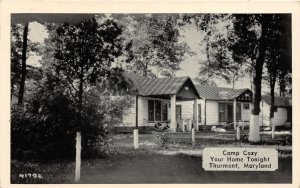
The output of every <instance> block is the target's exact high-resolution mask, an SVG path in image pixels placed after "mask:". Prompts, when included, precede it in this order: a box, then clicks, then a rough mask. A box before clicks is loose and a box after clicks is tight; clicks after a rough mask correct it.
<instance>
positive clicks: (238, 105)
mask: <svg viewBox="0 0 300 188" xmlns="http://www.w3.org/2000/svg"><path fill="white" fill-rule="evenodd" d="M236 120H237V121H240V120H242V109H241V103H236Z"/></svg>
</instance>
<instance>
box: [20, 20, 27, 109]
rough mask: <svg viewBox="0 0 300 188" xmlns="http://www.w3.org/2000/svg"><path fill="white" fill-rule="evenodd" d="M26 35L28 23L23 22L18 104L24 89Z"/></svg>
mask: <svg viewBox="0 0 300 188" xmlns="http://www.w3.org/2000/svg"><path fill="white" fill-rule="evenodd" d="M27 36H28V23H27V24H25V27H24V32H23V45H22V68H21V80H20V89H19V98H18V105H22V104H23V98H24V91H25V79H26V59H27V55H26V54H27Z"/></svg>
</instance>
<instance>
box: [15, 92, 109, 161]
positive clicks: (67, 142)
mask: <svg viewBox="0 0 300 188" xmlns="http://www.w3.org/2000/svg"><path fill="white" fill-rule="evenodd" d="M84 111H85V113H84V114H83V117H82V122H83V124H84V127H83V129H82V157H83V158H87V157H91V156H99V155H101V156H102V155H103V154H105V151H106V150H107V146H106V136H105V135H106V131H105V128H104V126H103V124H102V123H101V121H103V120H104V117H103V115H101V114H98V113H97V112H96V106H94V105H86V106H85V109H84ZM77 122H78V113H77V112H76V111H75V109H74V108H73V105H72V101H71V100H70V99H68V97H66V96H64V95H62V94H61V93H56V94H55V93H52V94H51V95H48V96H47V97H45V96H44V97H43V96H42V97H39V96H37V97H36V98H34V97H33V100H32V101H29V102H28V104H27V105H26V107H25V108H24V109H22V108H20V107H14V108H13V109H12V112H11V157H12V159H20V160H47V161H48V160H52V159H58V158H59V159H62V158H74V156H75V137H76V130H77V125H78V123H77Z"/></svg>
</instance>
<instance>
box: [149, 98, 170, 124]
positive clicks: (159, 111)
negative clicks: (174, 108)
mask: <svg viewBox="0 0 300 188" xmlns="http://www.w3.org/2000/svg"><path fill="white" fill-rule="evenodd" d="M167 120H168V103H164V102H162V101H160V100H148V121H167Z"/></svg>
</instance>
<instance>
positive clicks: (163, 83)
mask: <svg viewBox="0 0 300 188" xmlns="http://www.w3.org/2000/svg"><path fill="white" fill-rule="evenodd" d="M123 75H124V77H125V78H127V79H129V80H130V81H131V82H132V83H133V84H134V86H135V87H136V89H137V91H138V94H139V95H142V96H151V95H172V94H176V93H177V92H178V91H179V90H180V89H181V88H182V87H183V85H184V84H185V83H186V82H188V81H191V82H192V80H191V79H190V77H188V76H185V77H170V78H148V77H144V76H140V75H137V74H134V73H128V72H125V73H123ZM192 86H193V87H194V88H195V86H194V84H193V82H192ZM195 92H197V90H196V88H195ZM196 95H197V96H198V98H200V95H199V93H196Z"/></svg>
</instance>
